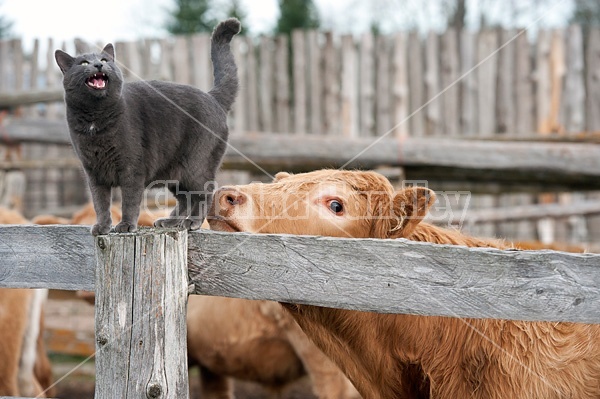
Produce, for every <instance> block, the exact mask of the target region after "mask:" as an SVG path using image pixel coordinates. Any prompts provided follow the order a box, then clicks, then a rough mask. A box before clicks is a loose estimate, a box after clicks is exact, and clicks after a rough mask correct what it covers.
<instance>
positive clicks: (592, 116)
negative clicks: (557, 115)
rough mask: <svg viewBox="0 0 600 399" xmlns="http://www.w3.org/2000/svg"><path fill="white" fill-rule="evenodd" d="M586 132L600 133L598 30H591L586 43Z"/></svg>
mask: <svg viewBox="0 0 600 399" xmlns="http://www.w3.org/2000/svg"><path fill="white" fill-rule="evenodd" d="M586 59H587V68H586V70H587V74H586V75H587V76H586V83H587V88H586V89H587V91H586V94H587V107H586V113H587V130H588V131H591V132H598V131H600V112H598V110H600V28H591V29H590V33H589V37H588V41H587V56H586Z"/></svg>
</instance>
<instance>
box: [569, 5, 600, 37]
mask: <svg viewBox="0 0 600 399" xmlns="http://www.w3.org/2000/svg"><path fill="white" fill-rule="evenodd" d="M570 22H571V23H574V24H578V25H581V26H582V27H583V28H584V30H589V28H591V27H598V26H600V3H599V2H598V1H597V0H575V12H574V13H573V16H572V17H571V21H570Z"/></svg>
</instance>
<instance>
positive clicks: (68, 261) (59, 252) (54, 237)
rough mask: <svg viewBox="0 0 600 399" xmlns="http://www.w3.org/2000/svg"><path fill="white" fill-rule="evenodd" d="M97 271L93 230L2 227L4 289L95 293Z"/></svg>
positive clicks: (0, 262)
mask: <svg viewBox="0 0 600 399" xmlns="http://www.w3.org/2000/svg"><path fill="white" fill-rule="evenodd" d="M95 267H96V261H95V253H94V241H93V239H92V235H91V234H90V228H89V227H86V226H22V225H19V226H1V227H0V287H3V288H51V289H62V290H89V291H93V290H94V270H95Z"/></svg>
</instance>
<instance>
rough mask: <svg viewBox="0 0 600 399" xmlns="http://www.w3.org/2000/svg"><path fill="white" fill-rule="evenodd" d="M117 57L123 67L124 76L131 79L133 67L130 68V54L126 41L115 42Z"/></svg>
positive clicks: (120, 66)
mask: <svg viewBox="0 0 600 399" xmlns="http://www.w3.org/2000/svg"><path fill="white" fill-rule="evenodd" d="M115 59H116V60H117V64H118V65H119V68H121V72H122V73H123V77H124V78H125V79H126V80H129V79H130V78H131V77H132V75H131V69H130V68H129V54H128V53H127V44H126V43H125V42H116V43H115Z"/></svg>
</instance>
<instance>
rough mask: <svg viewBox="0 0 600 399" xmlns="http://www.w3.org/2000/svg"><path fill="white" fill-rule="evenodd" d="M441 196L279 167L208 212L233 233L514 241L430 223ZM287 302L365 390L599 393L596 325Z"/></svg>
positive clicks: (224, 192) (369, 176) (374, 177)
mask: <svg viewBox="0 0 600 399" xmlns="http://www.w3.org/2000/svg"><path fill="white" fill-rule="evenodd" d="M434 199H435V195H434V193H433V192H432V191H431V190H428V189H426V188H407V189H403V190H399V191H395V190H394V189H393V187H392V186H391V184H390V183H389V182H388V181H387V180H386V179H385V178H384V177H383V176H381V175H379V174H376V173H373V172H350V171H334V170H325V171H317V172H312V173H306V174H299V175H289V174H287V173H280V174H278V175H277V176H276V179H275V181H274V182H273V183H271V184H250V185H244V186H235V187H224V188H222V189H221V190H219V191H218V192H217V193H216V195H215V199H214V204H213V209H212V210H211V212H209V216H208V218H209V222H210V224H211V228H212V229H214V230H222V231H230V232H235V231H246V232H254V233H275V234H281V233H291V234H311V235H313V234H314V235H327V236H338V237H371V238H408V239H411V240H415V241H427V242H434V243H444V244H458V245H467V246H472V247H473V246H478V247H481V246H484V247H496V248H507V247H508V246H507V245H506V244H504V243H503V242H502V241H496V240H483V239H479V238H474V237H469V236H466V235H463V234H461V233H460V232H458V231H454V230H448V229H444V228H440V227H435V226H433V225H430V224H427V223H421V221H422V218H423V217H424V216H425V215H426V213H427V212H428V210H429V208H430V207H431V206H432V204H433V202H434ZM383 261H385V260H382V262H383ZM284 307H285V308H286V309H287V310H288V311H289V312H290V314H291V315H293V317H294V318H295V319H296V321H297V322H298V324H299V325H300V327H301V328H302V330H304V332H306V333H307V335H308V336H309V337H310V338H311V339H312V340H313V341H314V342H315V343H316V344H317V346H319V347H320V348H321V349H322V350H323V351H324V352H325V354H327V355H328V356H329V357H330V358H331V359H332V360H334V361H335V362H336V363H337V364H338V365H339V366H340V368H341V369H342V370H343V371H344V373H345V374H346V375H347V376H348V377H349V378H350V380H351V381H352V382H353V383H354V385H355V386H356V387H357V389H358V391H359V392H360V393H361V394H362V395H363V397H365V398H386V399H387V398H389V399H391V398H426V397H431V398H444V399H456V398H461V399H462V398H481V399H483V398H486V399H489V398H522V399H526V398H527V399H531V398H540V399H541V398H545V399H548V398H556V399H558V398H578V399H583V398H590V399H591V398H599V397H600V326H598V325H584V324H576V323H548V322H523V321H507V320H490V319H459V318H449V317H426V316H416V315H392V314H376V313H368V312H358V311H350V310H340V309H329V308H322V307H316V306H307V305H285V304H284Z"/></svg>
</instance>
